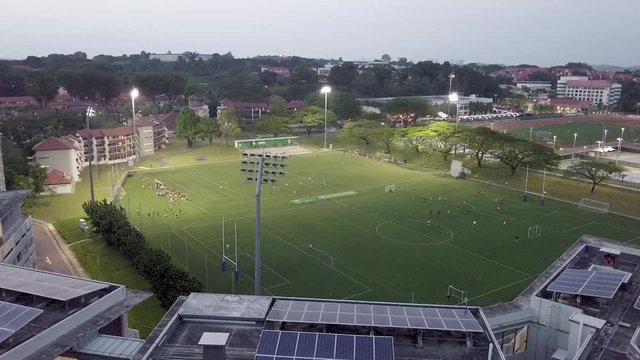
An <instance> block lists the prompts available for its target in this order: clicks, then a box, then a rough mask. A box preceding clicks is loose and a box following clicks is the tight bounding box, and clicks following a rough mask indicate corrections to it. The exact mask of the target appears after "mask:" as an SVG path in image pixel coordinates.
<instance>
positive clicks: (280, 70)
mask: <svg viewBox="0 0 640 360" xmlns="http://www.w3.org/2000/svg"><path fill="white" fill-rule="evenodd" d="M266 71H269V72H272V73H275V74H276V75H278V76H280V77H284V78H287V77H289V76H291V71H290V70H289V68H286V67H282V66H260V72H261V73H262V72H266Z"/></svg>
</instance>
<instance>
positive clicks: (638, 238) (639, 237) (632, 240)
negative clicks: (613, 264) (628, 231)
mask: <svg viewBox="0 0 640 360" xmlns="http://www.w3.org/2000/svg"><path fill="white" fill-rule="evenodd" d="M636 240H640V236H636V237H634V238H633V239H631V240H627V241H625V242H624V244H628V243H630V242H634V241H636Z"/></svg>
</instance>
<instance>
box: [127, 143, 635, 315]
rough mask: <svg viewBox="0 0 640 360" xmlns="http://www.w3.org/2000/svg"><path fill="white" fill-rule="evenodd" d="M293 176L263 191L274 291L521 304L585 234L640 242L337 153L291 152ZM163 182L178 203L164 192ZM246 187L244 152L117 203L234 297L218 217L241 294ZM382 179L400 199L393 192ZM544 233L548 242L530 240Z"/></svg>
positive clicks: (140, 183) (510, 195) (248, 252)
mask: <svg viewBox="0 0 640 360" xmlns="http://www.w3.org/2000/svg"><path fill="white" fill-rule="evenodd" d="M286 172H287V174H286V176H285V177H283V178H282V179H281V181H280V183H279V184H278V185H277V186H276V187H271V186H268V187H267V186H265V187H264V188H263V197H262V220H263V270H262V273H263V281H262V282H263V287H264V293H265V294H280V295H296V296H316V297H335V298H357V299H377V300H383V299H384V300H396V301H407V302H408V301H411V300H412V299H414V300H415V301H417V302H418V301H419V302H447V301H449V302H454V300H447V299H446V297H445V295H446V291H447V286H448V285H450V284H452V285H455V286H456V287H458V288H461V289H463V290H466V291H468V292H469V298H470V301H471V303H474V304H490V303H495V302H496V301H504V300H509V299H511V298H513V297H514V296H515V295H517V294H518V293H519V292H520V291H521V290H522V289H523V288H524V287H525V286H527V285H528V284H529V282H530V281H532V280H533V279H534V278H535V277H536V276H537V275H538V274H539V273H540V272H541V271H543V270H544V269H545V268H546V267H547V266H548V264H550V263H551V262H552V261H553V260H554V259H555V258H556V257H557V256H558V255H560V254H561V253H562V252H563V251H564V250H565V249H566V248H567V247H568V246H569V245H570V244H572V243H573V242H575V241H576V240H577V238H578V237H579V236H580V235H582V234H583V233H590V234H594V235H600V236H606V237H610V238H614V239H618V240H621V241H636V240H640V229H638V227H637V224H634V222H632V221H631V220H627V219H624V218H619V217H616V216H613V215H602V214H598V213H594V212H588V211H583V210H579V209H578V208H577V207H576V206H573V205H568V204H564V203H558V202H554V201H550V200H547V201H546V202H545V205H544V206H543V207H541V206H540V205H539V203H538V202H537V201H530V202H527V203H524V202H523V201H522V198H521V194H519V193H516V192H512V191H509V190H505V189H501V188H495V187H489V186H487V185H484V184H481V183H477V182H473V181H468V180H467V181H465V180H455V179H453V178H451V177H450V176H448V175H447V174H446V173H444V172H438V173H436V172H433V171H431V172H428V171H427V172H425V171H421V170H420V171H419V170H411V169H407V168H404V167H402V166H398V165H391V164H387V163H384V162H380V161H376V160H371V159H366V158H362V157H358V156H354V155H349V154H342V153H337V152H333V153H326V154H320V155H316V154H308V155H299V156H295V157H293V158H291V159H290V160H289V161H288V166H287V168H286ZM154 179H157V180H159V181H161V182H162V183H163V185H164V186H165V187H166V188H169V189H171V194H170V196H172V197H173V198H174V201H173V202H170V201H169V199H168V196H167V195H166V194H165V195H164V196H159V195H157V193H158V189H157V188H155V187H154ZM242 180H243V176H242V175H241V173H240V156H238V162H237V163H235V162H227V163H220V164H210V165H200V166H192V167H181V168H176V169H164V170H154V171H146V172H140V173H138V174H136V176H135V177H133V178H129V179H127V182H126V184H125V190H126V196H125V198H123V199H122V200H121V205H122V206H123V207H124V208H125V209H127V211H128V214H129V217H130V219H131V221H132V223H133V224H134V225H137V226H140V227H141V229H142V231H143V233H144V234H145V235H146V237H147V239H148V240H149V241H150V242H151V243H152V244H154V245H155V246H157V247H159V248H162V249H164V250H167V251H169V252H170V253H171V254H172V256H173V258H174V260H175V262H176V263H178V264H180V265H182V266H184V267H186V268H187V269H188V270H189V271H190V272H191V273H193V274H194V275H195V276H197V277H198V278H199V279H200V280H202V281H203V283H206V285H207V290H208V291H211V292H229V291H231V286H232V281H231V280H232V276H231V274H232V273H231V271H227V272H225V273H223V272H221V253H222V251H223V245H222V236H223V232H222V218H223V216H224V219H225V222H224V237H225V242H226V243H227V245H228V247H227V246H224V249H225V251H226V252H227V254H226V255H227V256H229V257H230V258H232V259H234V258H235V256H236V251H235V245H234V241H233V239H234V224H237V238H238V251H237V253H238V255H237V256H238V262H239V264H240V271H241V276H240V280H239V282H238V283H237V284H236V291H238V292H243V293H252V292H253V281H252V277H253V270H254V269H253V250H254V247H253V241H254V225H253V221H254V203H255V199H254V197H253V195H252V194H253V192H254V190H255V184H252V183H244V182H243V181H242ZM387 184H395V185H396V192H393V193H385V192H384V189H385V185H387ZM178 197H187V198H188V200H180V199H178ZM309 199H310V200H309ZM535 225H538V226H540V228H541V230H542V236H541V237H538V238H534V239H530V238H529V237H528V229H529V228H530V227H531V226H535ZM227 267H228V268H231V267H233V266H232V264H230V263H227ZM205 270H206V271H205Z"/></svg>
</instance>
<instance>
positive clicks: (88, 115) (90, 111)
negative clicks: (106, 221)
mask: <svg viewBox="0 0 640 360" xmlns="http://www.w3.org/2000/svg"><path fill="white" fill-rule="evenodd" d="M94 116H96V112H95V110H93V108H92V107H91V106H89V107H88V108H87V112H86V113H85V116H84V119H85V123H86V127H87V143H88V144H89V188H90V191H91V206H93V205H94V204H95V203H96V198H95V195H94V193H93V167H92V166H91V158H92V157H93V141H92V137H91V128H90V127H89V119H90V118H92V117H94Z"/></svg>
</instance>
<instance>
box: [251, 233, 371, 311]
mask: <svg viewBox="0 0 640 360" xmlns="http://www.w3.org/2000/svg"><path fill="white" fill-rule="evenodd" d="M263 231H264V232H265V233H267V234H269V235H271V236H273V237H275V238H276V239H279V240H280V241H282V242H284V243H286V244H288V245H289V246H291V247H292V248H294V249H296V250H298V251H300V252H301V253H303V254H305V255H307V256H308V257H310V258H312V259H314V260H316V261H317V262H318V263H320V264H322V265H324V266H327V267H328V265H327V264H326V263H325V262H323V261H321V260H320V259H318V258H317V257H315V256H313V255H311V254H309V253H308V252H306V251H304V250H302V249H300V247H299V246H297V245H295V244H292V243H291V242H289V241H287V240H285V239H283V238H281V237H280V236H278V235H276V234H274V233H273V232H271V231H269V230H263ZM330 269H331V270H333V271H335V272H337V273H339V274H340V275H342V276H344V277H346V278H347V279H349V280H351V281H353V282H354V283H356V284H358V285H360V286H362V287H363V288H365V289H366V290H365V291H363V292H360V293H357V294H353V295H350V296H348V297H345V298H344V299H350V298H353V297H356V296H359V295H362V294H366V293H370V292H372V291H373V289H372V288H371V287H369V286H367V285H365V284H363V283H362V282H360V281H358V280H356V279H354V278H353V277H352V276H350V275H347V274H346V273H344V272H343V271H342V270H340V269H337V268H335V267H330Z"/></svg>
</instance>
